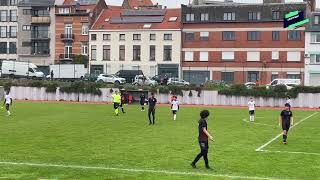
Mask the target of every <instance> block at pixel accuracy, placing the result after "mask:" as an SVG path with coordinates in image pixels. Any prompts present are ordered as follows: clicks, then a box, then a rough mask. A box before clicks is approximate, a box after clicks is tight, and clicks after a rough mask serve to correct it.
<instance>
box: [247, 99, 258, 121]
mask: <svg viewBox="0 0 320 180" xmlns="http://www.w3.org/2000/svg"><path fill="white" fill-rule="evenodd" d="M255 106H256V105H255V102H254V100H253V98H250V101H249V102H248V108H249V118H250V122H254V110H255Z"/></svg>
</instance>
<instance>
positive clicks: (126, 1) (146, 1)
mask: <svg viewBox="0 0 320 180" xmlns="http://www.w3.org/2000/svg"><path fill="white" fill-rule="evenodd" d="M144 6H153V3H152V1H151V0H123V3H122V7H123V8H127V9H136V8H138V7H144Z"/></svg>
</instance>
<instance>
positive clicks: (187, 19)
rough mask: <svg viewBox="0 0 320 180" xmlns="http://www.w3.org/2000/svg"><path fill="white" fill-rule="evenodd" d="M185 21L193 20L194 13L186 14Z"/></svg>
mask: <svg viewBox="0 0 320 180" xmlns="http://www.w3.org/2000/svg"><path fill="white" fill-rule="evenodd" d="M186 21H194V14H186Z"/></svg>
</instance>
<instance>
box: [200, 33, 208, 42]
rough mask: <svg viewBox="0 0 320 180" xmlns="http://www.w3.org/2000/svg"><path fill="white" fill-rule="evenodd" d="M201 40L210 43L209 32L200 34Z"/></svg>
mask: <svg viewBox="0 0 320 180" xmlns="http://www.w3.org/2000/svg"><path fill="white" fill-rule="evenodd" d="M200 40H201V41H208V40H209V32H200Z"/></svg>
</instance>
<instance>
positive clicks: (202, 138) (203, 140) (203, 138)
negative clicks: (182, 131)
mask: <svg viewBox="0 0 320 180" xmlns="http://www.w3.org/2000/svg"><path fill="white" fill-rule="evenodd" d="M209 115H210V113H209V111H208V110H203V111H201V112H200V117H201V118H200V120H199V126H198V129H199V137H198V140H199V145H200V150H201V151H200V153H199V154H198V155H197V157H196V158H195V159H194V160H193V162H192V163H191V166H192V167H193V168H196V164H197V162H198V161H199V159H200V158H201V157H203V159H204V162H205V165H206V168H207V169H211V168H210V166H209V160H208V149H209V144H208V139H210V140H211V141H213V137H212V136H211V135H210V133H209V132H208V127H207V120H208V117H209Z"/></svg>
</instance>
